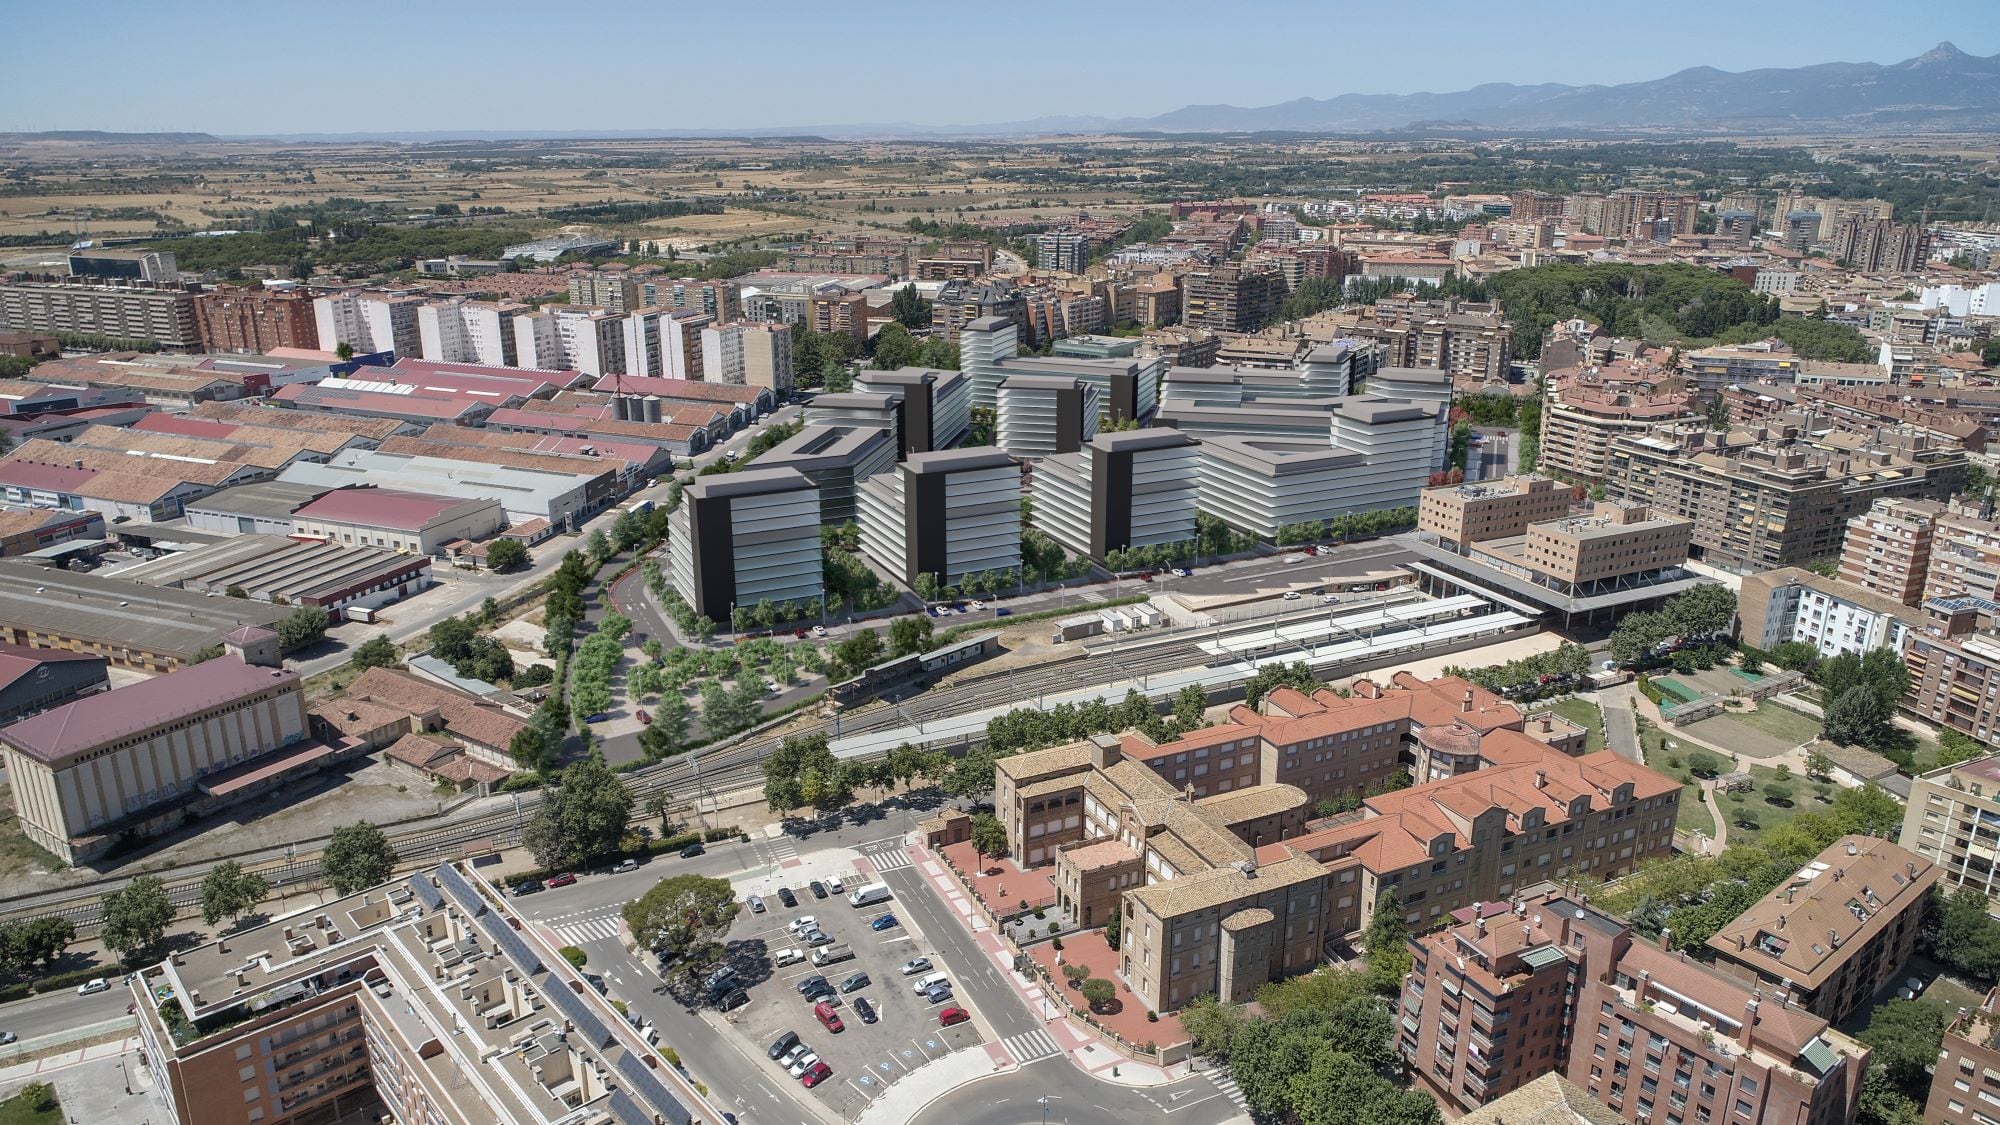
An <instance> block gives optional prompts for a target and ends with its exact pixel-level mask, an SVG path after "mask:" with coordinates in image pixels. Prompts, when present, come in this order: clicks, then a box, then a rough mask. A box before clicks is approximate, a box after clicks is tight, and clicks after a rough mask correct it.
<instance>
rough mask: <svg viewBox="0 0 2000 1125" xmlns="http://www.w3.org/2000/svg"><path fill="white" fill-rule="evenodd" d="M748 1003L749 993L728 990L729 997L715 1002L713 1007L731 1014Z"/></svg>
mask: <svg viewBox="0 0 2000 1125" xmlns="http://www.w3.org/2000/svg"><path fill="white" fill-rule="evenodd" d="M749 1002H750V994H749V993H747V992H745V991H743V990H742V989H740V988H732V989H730V990H729V995H727V996H724V997H723V998H722V999H721V1000H718V1001H716V1004H715V1006H716V1007H717V1008H720V1009H721V1010H723V1011H725V1012H733V1011H735V1010H736V1009H738V1008H741V1007H742V1006H743V1005H745V1004H748V1003H749Z"/></svg>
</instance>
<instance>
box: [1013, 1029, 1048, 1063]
mask: <svg viewBox="0 0 2000 1125" xmlns="http://www.w3.org/2000/svg"><path fill="white" fill-rule="evenodd" d="M1000 1042H1001V1043H1002V1044H1003V1045H1004V1046H1005V1047H1006V1048H1007V1053H1008V1054H1010V1055H1012V1056H1014V1061H1015V1062H1016V1063H1018V1064H1023V1065H1025V1064H1027V1063H1031V1062H1034V1061H1035V1060H1037V1059H1045V1058H1048V1057H1049V1056H1051V1055H1060V1054H1062V1048H1061V1047H1058V1046H1057V1045H1056V1038H1055V1036H1053V1035H1050V1034H1049V1033H1048V1031H1047V1030H1046V1029H1043V1028H1039V1027H1038V1028H1036V1029H1035V1030H1033V1031H1024V1032H1022V1033H1021V1034H1019V1035H1009V1036H1008V1037H1006V1038H1005V1039H1002V1040H1001V1041H1000Z"/></svg>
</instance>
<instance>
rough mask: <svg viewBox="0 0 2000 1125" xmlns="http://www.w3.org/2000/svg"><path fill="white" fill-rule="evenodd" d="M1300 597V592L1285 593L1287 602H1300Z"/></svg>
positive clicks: (1289, 591)
mask: <svg viewBox="0 0 2000 1125" xmlns="http://www.w3.org/2000/svg"><path fill="white" fill-rule="evenodd" d="M1299 596H1300V595H1299V592H1298V591H1297V590H1286V591H1285V600H1286V601H1288V602H1295V601H1298V600H1299Z"/></svg>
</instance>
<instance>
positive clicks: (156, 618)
mask: <svg viewBox="0 0 2000 1125" xmlns="http://www.w3.org/2000/svg"><path fill="white" fill-rule="evenodd" d="M288 612H290V611H289V610H286V609H284V608H281V607H279V606H274V605H269V604H266V603H264V602H255V601H248V600H245V599H243V598H208V597H203V596H202V595H200V594H191V593H187V592H185V591H182V590H162V589H157V588H155V587H152V586H147V585H143V584H141V583H138V582H127V581H123V580H121V579H117V578H105V577H99V576H97V575H94V574H76V573H73V572H70V571H65V570H54V569H51V568H48V567H43V566H35V565H33V564H31V563H25V562H17V561H15V560H12V559H0V623H4V624H7V625H13V626H16V627H18V628H24V629H32V630H34V631H35V632H38V633H43V634H47V635H49V636H56V637H75V638H78V639H80V640H85V641H91V642H95V643H99V644H103V645H106V646H108V647H112V648H128V647H129V648H134V649H142V650H145V651H148V652H157V653H163V654H166V655H169V656H176V657H187V656H192V655H194V653H195V652H196V651H197V650H199V649H201V648H203V647H205V646H207V645H212V644H215V643H216V642H218V641H219V640H221V639H222V637H223V636H224V635H225V634H227V633H229V632H231V631H233V630H235V629H238V628H241V627H242V626H244V625H271V624H274V623H276V622H277V621H278V619H279V618H282V617H283V616H285V614H286V613H288Z"/></svg>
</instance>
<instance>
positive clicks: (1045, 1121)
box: [1035, 1094, 1062, 1125]
mask: <svg viewBox="0 0 2000 1125" xmlns="http://www.w3.org/2000/svg"><path fill="white" fill-rule="evenodd" d="M1035 1100H1037V1101H1039V1102H1041V1103H1042V1125H1049V1102H1050V1101H1058V1102H1059V1101H1061V1100H1062V1095H1060V1094H1043V1095H1042V1096H1041V1097H1039V1098H1037V1099H1035Z"/></svg>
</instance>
